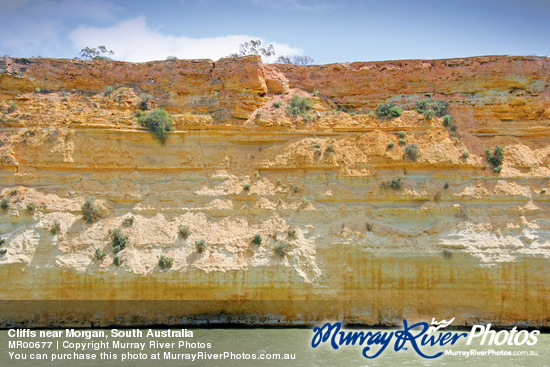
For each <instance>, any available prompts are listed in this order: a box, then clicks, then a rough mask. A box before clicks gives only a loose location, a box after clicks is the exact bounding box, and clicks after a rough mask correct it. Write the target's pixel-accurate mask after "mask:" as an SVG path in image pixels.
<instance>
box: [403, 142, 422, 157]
mask: <svg viewBox="0 0 550 367" xmlns="http://www.w3.org/2000/svg"><path fill="white" fill-rule="evenodd" d="M419 153H420V151H419V149H418V145H416V144H409V145H407V146H406V147H405V156H406V157H407V158H408V159H410V160H411V161H416V160H417V159H418V155H419Z"/></svg>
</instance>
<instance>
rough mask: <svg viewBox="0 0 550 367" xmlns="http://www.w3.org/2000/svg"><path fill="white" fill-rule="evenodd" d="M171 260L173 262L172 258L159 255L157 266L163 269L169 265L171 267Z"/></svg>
mask: <svg viewBox="0 0 550 367" xmlns="http://www.w3.org/2000/svg"><path fill="white" fill-rule="evenodd" d="M173 262H174V258H172V257H167V256H164V255H160V258H159V266H160V267H161V268H163V269H167V268H170V267H172V263H173Z"/></svg>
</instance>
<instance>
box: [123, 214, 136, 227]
mask: <svg viewBox="0 0 550 367" xmlns="http://www.w3.org/2000/svg"><path fill="white" fill-rule="evenodd" d="M134 220H135V218H134V217H133V216H131V217H130V218H125V219H124V220H123V221H122V225H123V226H125V227H131V226H133V225H134Z"/></svg>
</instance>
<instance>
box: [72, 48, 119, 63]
mask: <svg viewBox="0 0 550 367" xmlns="http://www.w3.org/2000/svg"><path fill="white" fill-rule="evenodd" d="M114 54H115V53H114V52H113V51H112V50H107V47H105V46H98V47H97V48H96V47H94V48H90V47H85V48H83V49H82V50H80V58H81V59H82V60H111V56H113V55H114Z"/></svg>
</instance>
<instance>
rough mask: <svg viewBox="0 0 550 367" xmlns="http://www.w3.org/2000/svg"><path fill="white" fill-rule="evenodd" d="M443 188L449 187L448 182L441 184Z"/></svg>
mask: <svg viewBox="0 0 550 367" xmlns="http://www.w3.org/2000/svg"><path fill="white" fill-rule="evenodd" d="M443 188H444V189H445V190H447V189H448V188H449V184H448V183H447V182H445V185H443Z"/></svg>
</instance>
